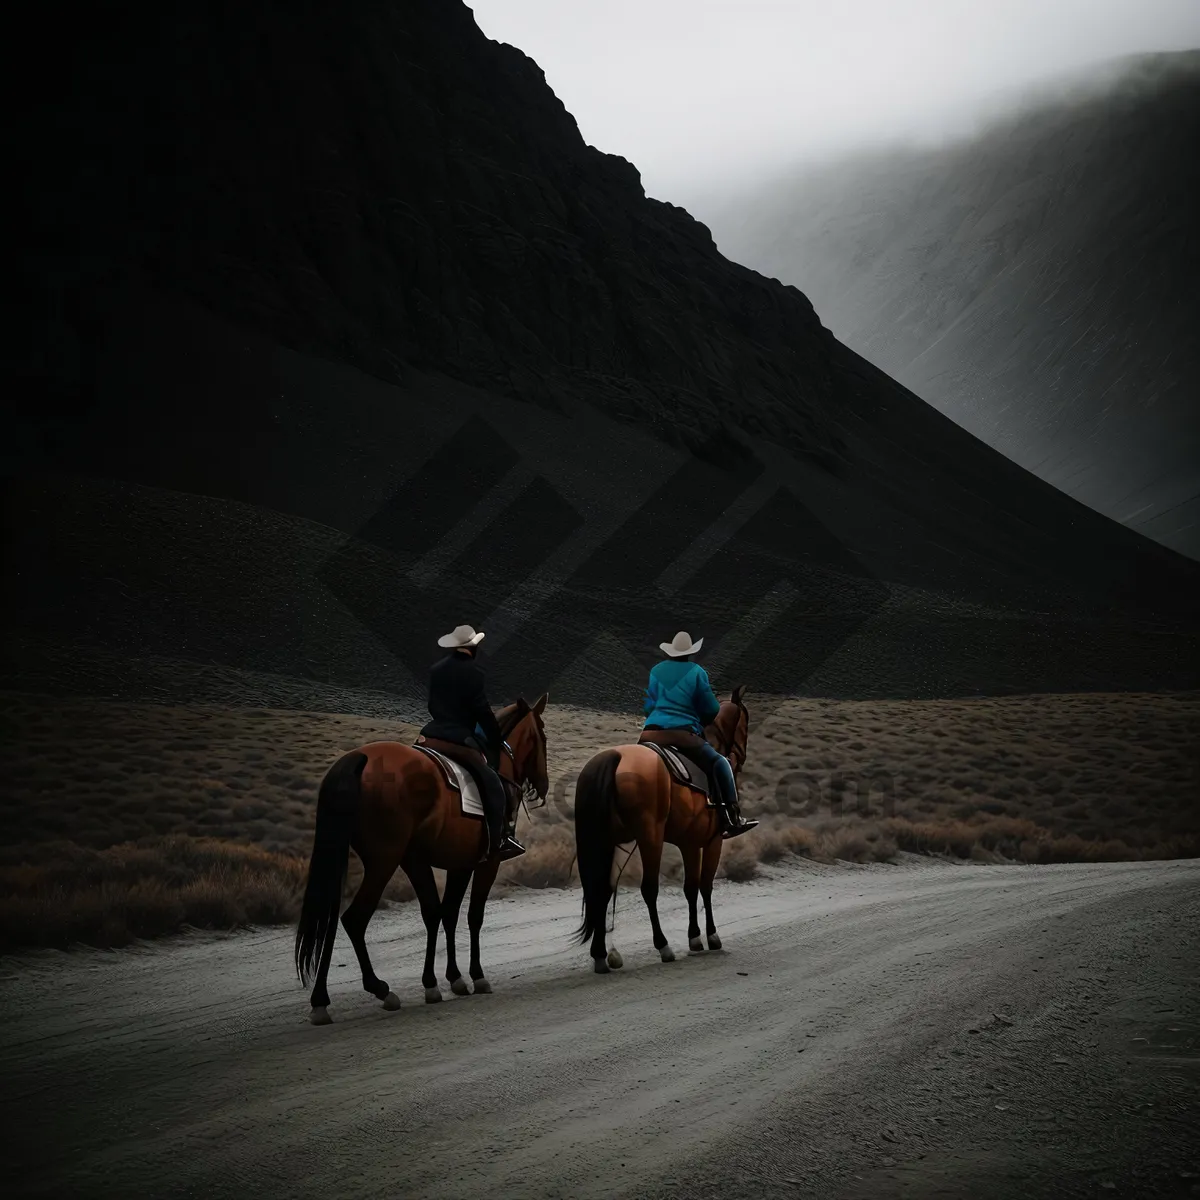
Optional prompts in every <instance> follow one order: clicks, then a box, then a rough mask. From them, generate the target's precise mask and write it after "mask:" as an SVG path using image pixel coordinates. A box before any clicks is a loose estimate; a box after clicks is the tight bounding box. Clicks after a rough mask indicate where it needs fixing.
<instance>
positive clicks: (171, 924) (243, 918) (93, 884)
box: [0, 836, 308, 951]
mask: <svg viewBox="0 0 1200 1200" xmlns="http://www.w3.org/2000/svg"><path fill="white" fill-rule="evenodd" d="M307 866H308V864H307V862H306V861H305V860H304V859H301V858H297V857H294V856H291V855H286V854H277V853H272V852H271V851H269V850H262V849H259V848H258V847H256V846H240V845H237V844H235V843H232V842H222V841H216V840H215V839H211V838H190V837H186V836H174V837H165V838H155V839H150V840H148V841H146V842H142V843H136V844H135V843H126V844H123V845H120V846H113V847H111V848H109V849H107V850H91V849H88V848H86V847H82V846H77V845H75V844H74V843H72V842H58V843H51V844H49V845H47V846H45V847H43V848H42V853H41V855H40V856H39V862H38V863H37V864H36V865H34V864H31V863H29V862H17V863H10V864H9V865H4V866H0V951H4V950H12V949H16V948H19V947H23V946H25V947H27V946H69V945H71V944H73V943H76V942H82V943H84V944H86V945H92V946H123V945H126V944H127V943H128V942H130V941H132V940H134V939H135V938H146V937H156V936H160V935H162V934H167V933H175V932H177V931H178V930H180V929H182V928H184V927H186V926H193V927H196V928H200V929H235V928H237V927H239V926H244V925H251V924H254V925H266V924H278V923H280V922H285V921H291V920H293V919H294V918H295V917H296V916H297V915H298V913H299V901H300V896H301V893H302V891H303V888H304V875H305V871H306V870H307Z"/></svg>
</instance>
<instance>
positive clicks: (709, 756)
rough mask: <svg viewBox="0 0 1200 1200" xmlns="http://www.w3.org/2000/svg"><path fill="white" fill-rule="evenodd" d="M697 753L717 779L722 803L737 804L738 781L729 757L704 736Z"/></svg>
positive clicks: (700, 740)
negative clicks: (734, 775)
mask: <svg viewBox="0 0 1200 1200" xmlns="http://www.w3.org/2000/svg"><path fill="white" fill-rule="evenodd" d="M689 749H690V747H689ZM695 754H696V757H697V758H698V759H700V760H701V762H703V763H704V765H705V767H707V768H708V773H709V774H710V775H711V776H712V777H713V778H714V779H715V780H716V782H717V789H718V791H719V792H720V800H721V803H722V804H735V803H736V802H737V781H736V780H735V779H734V777H733V767H731V766H730V765H729V759H727V758H726V757H725V755H723V754H722V753H721V752H720V751H719V750H718V749H717V748H716V747H715V746H713V745H711V744H710V743H709V742H707V741H705V739H703V738H701V739H699V742H698V744H697V746H696V750H695Z"/></svg>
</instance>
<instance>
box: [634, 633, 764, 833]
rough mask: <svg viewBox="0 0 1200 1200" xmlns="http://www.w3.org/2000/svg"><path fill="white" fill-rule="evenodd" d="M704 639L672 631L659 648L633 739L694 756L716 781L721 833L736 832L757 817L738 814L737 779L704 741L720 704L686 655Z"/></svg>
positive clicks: (701, 670) (700, 669)
mask: <svg viewBox="0 0 1200 1200" xmlns="http://www.w3.org/2000/svg"><path fill="white" fill-rule="evenodd" d="M703 644H704V639H703V638H700V639H699V640H698V641H696V642H693V641H692V639H691V637H690V635H689V634H686V633H677V634H676V635H675V637H674V638H673V639H672V640H671V641H670V642H663V643H661V645H660V649H661V650H662V651H663V653H664V654H666V655H667V657H666V659H665V660H664V661H663V662H660V663H658V664H657V665H656V666H655V667H654V668H653V669H652V670H651V672H650V682H649V684H648V685H647V687H646V703H645V713H646V724H645V727H644V729H643V731H642V736H641V738H639V741H643V742H658V743H659V744H660V745H669V746H674V747H676V748H677V749H679V750H681V751H682V752H683V753H685V754H687V755H688V756H689V757H691V758H694V759H696V760H697V761H698V762H700V763H701V764H702V765H703V766H704V767H705V768H706V769H707V771H708V775H709V778H710V779H711V780H713V781H715V783H716V785H717V797H716V799H717V801H718V804H717V811H718V813H719V814H720V817H721V825H722V836H723V837H725V838H732V837H737V836H739V835H740V834H743V833H746V832H748V831H749V830H751V829H753V828H754V827H755V826H756V825H757V824H758V822H757V821H747V820H745V819H743V817H742V815H741V812H740V810H739V807H738V795H737V781H736V780H735V778H734V774H733V767H731V766H730V765H729V759H727V758H726V757H725V756H724V755H723V754H721V753H720V751H718V750H717V749H716V747H715V746H712V745H710V744H709V742H708V741H707V740H706V739H705V737H704V729H705V727H706V726H707V725H710V724H711V723H712V721H713V720H714V719H715V717H716V715H717V713H718V711H719V710H720V708H721V704H720V701H718V700H717V698H716V696H715V695H713V690H712V684H711V683H710V682H709V679H708V672H707V671H706V670H705V669H704V668H703V667H702V666H701V665H700V664H699V663H696V662H692V657H691V656H692V655H693V654H695V653H696V651H698V650H699V649H700V647H701V646H702V645H703Z"/></svg>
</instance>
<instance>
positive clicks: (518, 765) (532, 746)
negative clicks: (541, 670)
mask: <svg viewBox="0 0 1200 1200" xmlns="http://www.w3.org/2000/svg"><path fill="white" fill-rule="evenodd" d="M547 699H548V696H547V695H546V693H545V692H543V693H542V695H541V696H540V697H539V698H538V699H537V700H536V701H535V702H534V703H533V704H529V703H528V702H527V701H526V699H525V697H524V696H519V697H518V698H517V702H516V703H515V704H511V705H509V707H508V708H506V709H505V710H504V711H503V712H502V713H501V714H500V729H501V731H502V732H503V734H504V740H505V741H506V742H507V743H508V744H509V747H510V748H511V749H512V756H513V766H514V767H515V769H516V777H517V782H518V783H519V784H521V785H522V787H523V788H524V789H525V790H526V791H527V792H528V791H532V793H533V794H534V796H535V797H536V798H537V799H538V800H541V801H545V799H546V794H547V793H548V792H549V791H550V771H549V768H548V766H547V765H546V727H545V725H544V724H543V723H542V713H543V712H545V709H546V700H547Z"/></svg>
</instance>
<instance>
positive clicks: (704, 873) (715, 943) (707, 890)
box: [696, 837, 725, 950]
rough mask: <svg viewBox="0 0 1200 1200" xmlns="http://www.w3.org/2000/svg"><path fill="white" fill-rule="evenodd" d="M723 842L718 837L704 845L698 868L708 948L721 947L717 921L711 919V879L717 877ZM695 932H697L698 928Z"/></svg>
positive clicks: (717, 948) (715, 948)
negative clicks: (701, 864) (700, 863)
mask: <svg viewBox="0 0 1200 1200" xmlns="http://www.w3.org/2000/svg"><path fill="white" fill-rule="evenodd" d="M724 844H725V843H724V842H722V841H721V839H720V838H719V837H718V838H713V840H712V841H711V842H709V843H708V845H707V846H705V847H704V865H703V866H702V867H701V868H700V895H702V896H703V897H704V916H705V919H706V926H707V928H706V929H705V933H706V934H707V935H708V948H709V949H710V950H720V949H721V938H720V936H719V935H718V934H717V923H716V922H715V921H714V920H713V915H712V889H713V880H714V879H715V878H716V877H717V865H718V864H719V863H720V861H721V847H722V846H724ZM696 932H697V934H699V932H700V931H699V929H697V930H696Z"/></svg>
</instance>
